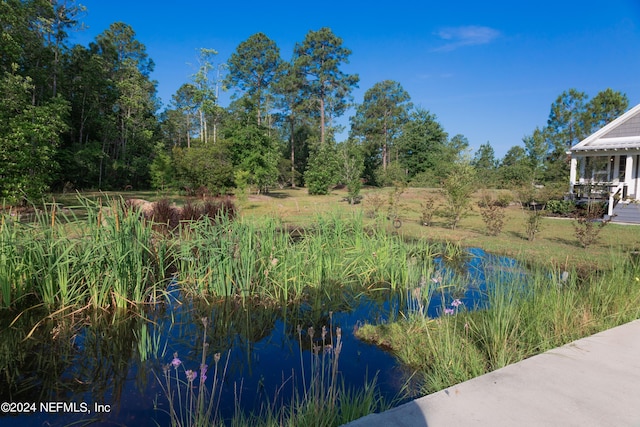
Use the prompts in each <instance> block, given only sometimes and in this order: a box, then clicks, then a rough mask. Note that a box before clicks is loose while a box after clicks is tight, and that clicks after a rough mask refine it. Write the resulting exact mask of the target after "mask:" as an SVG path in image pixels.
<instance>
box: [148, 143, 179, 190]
mask: <svg viewBox="0 0 640 427" xmlns="http://www.w3.org/2000/svg"><path fill="white" fill-rule="evenodd" d="M149 172H150V175H151V186H152V187H153V188H154V189H157V190H166V189H167V187H171V186H173V185H175V174H176V170H175V166H174V164H173V160H172V159H171V156H170V155H169V153H168V152H167V149H166V148H165V146H164V144H162V143H161V142H158V143H156V145H155V147H154V158H153V161H152V162H151V166H149Z"/></svg>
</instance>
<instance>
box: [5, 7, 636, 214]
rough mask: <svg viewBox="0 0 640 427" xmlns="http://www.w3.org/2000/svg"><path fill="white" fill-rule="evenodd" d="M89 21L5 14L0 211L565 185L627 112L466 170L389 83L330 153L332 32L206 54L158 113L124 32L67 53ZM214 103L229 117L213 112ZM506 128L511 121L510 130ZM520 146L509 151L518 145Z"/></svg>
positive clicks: (345, 55) (262, 38)
mask: <svg viewBox="0 0 640 427" xmlns="http://www.w3.org/2000/svg"><path fill="white" fill-rule="evenodd" d="M83 12H84V8H83V7H82V6H81V5H79V4H76V3H75V2H74V1H70V0H66V1H58V0H5V1H2V2H0V16H1V17H2V18H0V26H1V27H0V31H2V34H1V36H0V93H1V94H2V97H1V98H0V197H2V198H3V200H4V201H5V203H7V202H8V203H17V202H20V201H24V200H26V199H34V198H38V197H40V196H41V195H42V194H43V193H44V192H47V191H50V190H54V191H61V190H65V189H66V190H71V189H79V190H82V189H101V190H122V189H125V188H134V189H145V188H162V189H164V188H175V189H182V190H184V191H187V192H191V191H193V192H202V193H207V194H219V193H226V192H229V191H235V192H237V193H244V194H246V192H247V191H268V190H269V188H272V187H273V186H277V185H278V186H305V187H307V188H308V189H309V192H311V193H314V194H323V193H326V192H327V191H328V190H329V188H330V187H331V186H332V185H335V184H344V185H347V186H348V187H349V189H350V191H351V192H352V193H357V192H358V191H359V186H360V185H361V184H362V183H363V182H364V183H368V184H370V185H388V184H390V183H393V182H397V181H403V182H405V183H406V182H408V183H411V184H412V185H429V186H432V185H440V183H441V182H442V181H443V180H444V178H445V177H446V176H447V174H448V172H449V170H450V168H451V166H452V165H453V164H455V163H456V162H464V161H467V162H469V161H470V162H471V164H472V165H473V166H474V167H475V168H476V175H477V176H478V177H479V180H480V182H481V183H482V184H483V185H487V186H494V187H501V186H502V187H511V186H521V185H524V184H533V183H548V182H558V181H566V179H567V177H568V166H567V159H566V154H565V152H566V149H567V148H568V147H570V146H571V145H573V144H575V143H576V142H578V141H580V140H581V139H582V138H584V137H585V136H587V135H589V134H590V133H591V132H592V131H594V130H595V129H597V128H599V127H600V126H602V125H603V124H605V123H607V122H608V121H610V120H612V119H614V118H615V117H617V116H618V115H620V114H622V113H623V112H624V111H625V110H626V109H627V108H628V99H627V97H626V95H624V94H622V93H620V92H616V91H613V90H611V89H606V90H604V91H602V92H600V93H598V94H597V95H596V96H595V97H594V98H593V99H591V100H589V99H588V97H587V95H586V94H585V93H583V92H579V91H577V90H575V89H571V90H568V91H566V92H564V93H562V94H561V95H560V96H559V97H558V98H557V99H556V101H555V102H554V103H553V104H552V105H551V112H550V114H549V120H548V124H547V126H546V127H544V128H542V129H539V128H537V129H535V130H533V132H532V133H531V135H530V136H526V137H525V138H523V141H522V142H523V145H514V146H513V147H512V148H511V149H510V150H509V151H508V152H507V154H506V155H505V156H504V158H503V159H496V157H495V153H494V150H493V148H492V147H491V145H490V143H489V142H487V143H486V144H483V145H482V146H481V147H480V149H479V150H478V151H477V152H476V153H475V154H474V155H471V153H469V151H468V150H469V142H468V141H467V139H466V138H465V137H464V136H463V135H454V136H450V135H449V134H448V133H447V132H446V131H445V129H444V128H443V127H442V125H441V124H440V123H438V121H437V117H436V116H435V114H433V113H431V112H429V111H428V110H425V109H422V108H416V107H414V106H413V105H412V103H411V98H410V95H409V94H408V93H407V92H406V91H405V90H404V89H403V87H402V85H401V84H400V83H399V82H395V81H390V80H385V81H382V82H378V83H376V84H374V85H373V87H371V88H369V89H368V90H367V91H366V93H365V95H364V99H363V101H362V103H360V104H356V107H355V114H354V116H353V117H351V118H350V128H349V132H348V135H349V136H348V138H347V140H346V141H336V139H335V134H336V133H337V132H336V131H338V130H340V129H338V126H337V124H336V120H335V119H336V118H338V117H340V116H341V115H343V114H344V113H345V111H346V110H347V108H348V107H349V106H350V105H353V99H352V97H351V92H352V90H353V89H354V88H355V87H357V85H358V81H359V77H358V75H357V74H347V73H345V72H344V70H343V66H344V65H345V64H347V63H348V61H349V56H350V55H351V50H349V49H348V48H347V47H345V46H344V45H343V41H342V39H341V38H339V37H338V36H336V35H335V34H334V33H333V32H332V31H331V29H329V28H321V29H319V30H318V31H309V32H308V33H307V34H306V36H305V37H304V39H303V40H302V41H301V42H299V43H297V44H296V45H295V48H294V50H293V52H292V53H291V55H290V58H289V59H285V58H283V57H282V56H281V53H280V49H279V48H278V46H277V45H276V43H275V42H274V41H273V40H271V39H269V38H268V37H267V36H266V35H265V34H262V33H257V34H254V35H252V36H251V37H249V38H248V39H247V40H246V41H244V42H242V43H240V45H238V47H237V49H236V50H235V52H234V53H233V54H232V55H231V56H230V57H229V59H228V61H227V62H226V63H221V62H216V60H215V58H216V54H217V52H216V51H215V50H213V49H206V48H203V49H201V50H200V57H199V58H198V59H199V61H198V63H199V68H198V70H197V71H196V73H195V74H194V75H193V76H192V77H191V79H190V81H187V82H185V83H184V84H183V85H182V86H181V87H180V88H179V89H178V91H177V92H176V93H175V94H174V95H173V96H172V99H171V102H170V104H169V106H168V107H167V108H165V109H163V110H162V111H160V103H159V101H158V99H157V97H156V89H155V84H154V81H152V80H151V78H150V73H151V72H152V71H153V67H154V63H153V61H152V60H151V58H149V57H148V55H147V53H146V48H145V46H144V44H142V43H141V42H140V41H139V40H137V39H136V35H135V32H134V30H133V29H132V28H131V27H130V26H129V25H127V24H125V23H122V22H116V23H114V24H112V25H111V26H110V27H109V28H108V29H107V30H105V31H104V32H103V33H101V34H99V35H98V36H97V37H96V38H95V40H94V41H93V42H91V43H90V44H89V46H81V45H70V44H69V39H68V35H67V32H68V31H70V30H72V29H73V30H77V29H81V27H82V22H80V20H79V17H80V15H81V14H82V13H83ZM221 87H224V88H226V89H229V90H231V91H233V97H232V99H233V101H232V102H231V103H230V104H229V105H228V106H226V107H223V106H221V105H219V104H218V99H217V94H218V91H219V89H220V88H221ZM505 120H508V118H505ZM514 143H517V142H516V141H514Z"/></svg>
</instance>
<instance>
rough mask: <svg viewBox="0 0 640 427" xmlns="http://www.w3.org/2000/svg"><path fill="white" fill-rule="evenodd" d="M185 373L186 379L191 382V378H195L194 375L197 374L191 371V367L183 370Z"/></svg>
mask: <svg viewBox="0 0 640 427" xmlns="http://www.w3.org/2000/svg"><path fill="white" fill-rule="evenodd" d="M185 374H187V381H189V382H193V380H195V379H196V376H198V374H196V373H195V372H193V371H192V370H191V369H189V370H188V371H187V372H185Z"/></svg>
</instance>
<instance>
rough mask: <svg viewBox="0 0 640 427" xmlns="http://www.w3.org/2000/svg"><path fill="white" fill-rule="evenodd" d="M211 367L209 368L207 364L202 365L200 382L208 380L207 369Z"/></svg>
mask: <svg viewBox="0 0 640 427" xmlns="http://www.w3.org/2000/svg"><path fill="white" fill-rule="evenodd" d="M208 367H209V366H207V365H206V364H204V363H203V364H202V365H200V381H205V380H206V379H207V375H206V374H207V368H208Z"/></svg>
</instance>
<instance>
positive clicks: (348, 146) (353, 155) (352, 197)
mask: <svg viewBox="0 0 640 427" xmlns="http://www.w3.org/2000/svg"><path fill="white" fill-rule="evenodd" d="M337 164H338V169H339V170H340V171H341V174H342V177H341V181H342V182H343V183H344V184H346V186H347V191H348V192H349V195H348V200H349V203H350V204H354V203H356V202H357V201H358V200H359V198H360V189H361V188H362V171H363V170H364V153H363V151H362V147H361V146H359V145H358V144H356V142H355V141H354V140H352V139H349V140H347V141H346V142H344V143H342V144H340V145H338V156H337Z"/></svg>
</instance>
